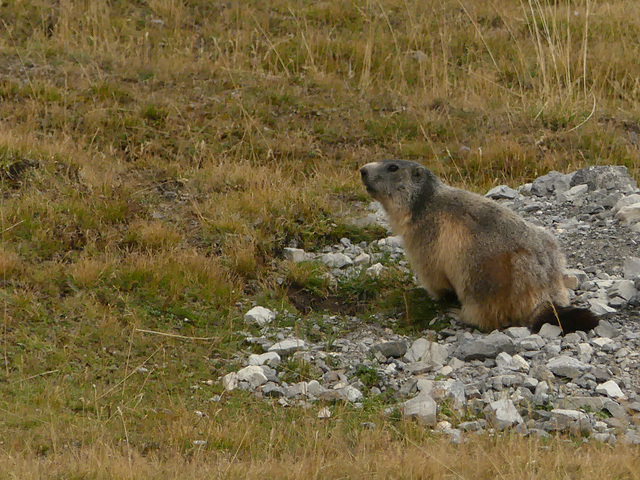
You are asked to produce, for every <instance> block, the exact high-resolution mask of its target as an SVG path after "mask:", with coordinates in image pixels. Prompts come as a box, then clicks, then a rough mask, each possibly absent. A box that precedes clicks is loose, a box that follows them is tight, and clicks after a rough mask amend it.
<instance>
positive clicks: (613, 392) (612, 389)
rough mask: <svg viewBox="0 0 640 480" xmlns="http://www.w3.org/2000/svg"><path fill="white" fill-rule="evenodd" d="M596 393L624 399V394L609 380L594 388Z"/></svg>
mask: <svg viewBox="0 0 640 480" xmlns="http://www.w3.org/2000/svg"><path fill="white" fill-rule="evenodd" d="M596 393H601V394H603V395H606V396H608V397H610V398H620V397H624V393H622V390H621V389H620V387H619V386H618V384H617V383H616V382H614V381H613V380H609V381H608V382H604V383H602V384H600V385H598V386H597V387H596Z"/></svg>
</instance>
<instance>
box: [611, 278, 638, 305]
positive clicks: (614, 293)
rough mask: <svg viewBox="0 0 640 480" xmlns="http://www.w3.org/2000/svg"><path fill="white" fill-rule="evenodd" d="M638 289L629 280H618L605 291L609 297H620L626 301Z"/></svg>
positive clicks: (633, 295)
mask: <svg viewBox="0 0 640 480" xmlns="http://www.w3.org/2000/svg"><path fill="white" fill-rule="evenodd" d="M637 293H638V290H636V287H635V285H634V283H633V282H632V281H631V280H619V281H616V282H614V283H613V286H612V287H611V288H610V289H609V290H608V291H607V294H608V295H609V297H620V298H623V299H625V300H626V301H627V302H628V301H629V300H631V299H632V298H633V297H635V296H636V294H637Z"/></svg>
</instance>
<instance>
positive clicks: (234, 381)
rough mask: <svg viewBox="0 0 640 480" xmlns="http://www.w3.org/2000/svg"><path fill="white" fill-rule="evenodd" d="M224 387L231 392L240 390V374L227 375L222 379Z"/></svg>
mask: <svg viewBox="0 0 640 480" xmlns="http://www.w3.org/2000/svg"><path fill="white" fill-rule="evenodd" d="M222 386H223V387H224V389H225V390H227V391H229V392H230V391H231V390H235V389H236V388H238V374H237V373H236V372H231V373H227V374H226V375H225V376H224V377H222Z"/></svg>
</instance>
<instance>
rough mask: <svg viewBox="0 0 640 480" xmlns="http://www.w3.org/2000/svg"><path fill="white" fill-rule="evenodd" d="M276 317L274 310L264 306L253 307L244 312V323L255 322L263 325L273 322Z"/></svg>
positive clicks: (260, 325)
mask: <svg viewBox="0 0 640 480" xmlns="http://www.w3.org/2000/svg"><path fill="white" fill-rule="evenodd" d="M275 318H276V312H272V311H271V310H269V309H267V308H264V307H259V306H258V307H253V308H252V309H251V310H249V311H248V312H247V313H245V314H244V321H245V323H249V324H255V325H258V326H259V327H264V326H265V325H266V324H268V323H271V322H273V320H275Z"/></svg>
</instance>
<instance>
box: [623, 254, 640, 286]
mask: <svg viewBox="0 0 640 480" xmlns="http://www.w3.org/2000/svg"><path fill="white" fill-rule="evenodd" d="M622 271H623V272H624V278H626V279H628V280H632V279H633V278H634V277H640V258H638V257H627V258H625V259H624V266H623V267H622Z"/></svg>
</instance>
